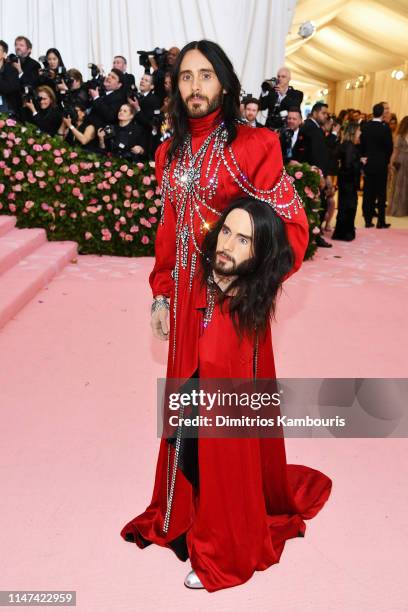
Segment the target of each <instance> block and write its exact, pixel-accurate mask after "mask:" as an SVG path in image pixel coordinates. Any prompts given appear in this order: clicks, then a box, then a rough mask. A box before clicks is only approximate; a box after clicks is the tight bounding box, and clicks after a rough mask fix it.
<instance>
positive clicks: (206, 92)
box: [178, 49, 227, 118]
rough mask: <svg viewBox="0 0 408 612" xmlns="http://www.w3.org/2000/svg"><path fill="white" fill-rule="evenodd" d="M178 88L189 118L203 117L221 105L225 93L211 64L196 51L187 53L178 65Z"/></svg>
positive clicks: (192, 50)
mask: <svg viewBox="0 0 408 612" xmlns="http://www.w3.org/2000/svg"><path fill="white" fill-rule="evenodd" d="M178 87H179V91H180V95H181V98H182V100H183V102H184V104H185V106H186V109H187V113H188V115H189V116H190V117H195V118H197V117H205V115H208V114H209V113H211V112H213V111H214V110H216V109H217V108H218V107H219V106H221V104H222V96H223V94H225V93H227V92H226V90H223V87H222V85H221V83H220V81H219V79H218V77H217V75H216V73H215V70H214V67H213V65H212V64H211V62H210V61H209V60H208V59H207V58H206V57H205V55H203V53H201V51H198V49H191V50H190V51H188V52H187V53H186V54H185V56H184V57H183V60H182V62H181V65H180V71H179V75H178Z"/></svg>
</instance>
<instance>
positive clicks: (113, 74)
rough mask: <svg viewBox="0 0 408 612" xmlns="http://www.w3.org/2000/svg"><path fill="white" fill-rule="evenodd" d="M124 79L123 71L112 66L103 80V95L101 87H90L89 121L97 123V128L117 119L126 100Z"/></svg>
mask: <svg viewBox="0 0 408 612" xmlns="http://www.w3.org/2000/svg"><path fill="white" fill-rule="evenodd" d="M123 79H124V77H123V73H122V72H121V71H120V70H117V69H116V68H112V70H111V71H110V72H109V74H108V75H107V76H106V77H105V79H104V81H103V90H104V92H105V93H104V94H103V95H101V94H102V92H101V91H100V88H99V87H95V88H92V87H91V88H90V89H89V94H90V96H91V98H92V104H91V112H90V114H89V121H90V123H93V124H94V125H95V128H96V130H98V129H99V128H100V127H103V126H104V125H106V124H107V123H114V122H115V121H116V118H117V116H118V112H119V109H120V107H121V106H122V104H123V103H124V102H126V96H125V91H124V89H123Z"/></svg>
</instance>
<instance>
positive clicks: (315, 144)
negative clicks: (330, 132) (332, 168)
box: [293, 119, 330, 176]
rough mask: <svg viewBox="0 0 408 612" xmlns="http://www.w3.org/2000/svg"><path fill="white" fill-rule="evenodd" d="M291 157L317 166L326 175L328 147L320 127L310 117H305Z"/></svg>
mask: <svg viewBox="0 0 408 612" xmlns="http://www.w3.org/2000/svg"><path fill="white" fill-rule="evenodd" d="M293 159H296V160H297V161H299V162H301V163H303V162H307V163H308V164H310V165H311V166H317V167H318V168H320V170H321V171H322V172H323V175H324V176H327V173H328V171H329V165H330V157H329V149H328V147H327V143H326V138H325V135H324V132H323V130H322V128H321V127H320V126H318V125H316V123H315V122H314V121H313V120H312V119H306V121H305V122H304V124H303V125H302V127H301V128H300V130H299V135H298V139H297V141H296V143H295V146H294V149H293Z"/></svg>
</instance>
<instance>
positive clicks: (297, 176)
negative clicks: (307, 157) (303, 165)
mask: <svg viewBox="0 0 408 612" xmlns="http://www.w3.org/2000/svg"><path fill="white" fill-rule="evenodd" d="M302 176H303V172H302V171H301V170H298V171H297V172H295V178H297V179H301V178H302Z"/></svg>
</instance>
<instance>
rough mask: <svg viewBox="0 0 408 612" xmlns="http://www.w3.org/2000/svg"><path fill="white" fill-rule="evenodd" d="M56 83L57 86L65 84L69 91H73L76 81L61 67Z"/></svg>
mask: <svg viewBox="0 0 408 612" xmlns="http://www.w3.org/2000/svg"><path fill="white" fill-rule="evenodd" d="M55 83H56V85H61V84H62V83H65V85H66V86H67V87H68V89H71V87H72V85H73V83H74V79H73V78H72V77H70V76H68V74H67V71H66V69H65V68H63V67H62V66H59V68H58V69H57V74H56V76H55Z"/></svg>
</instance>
